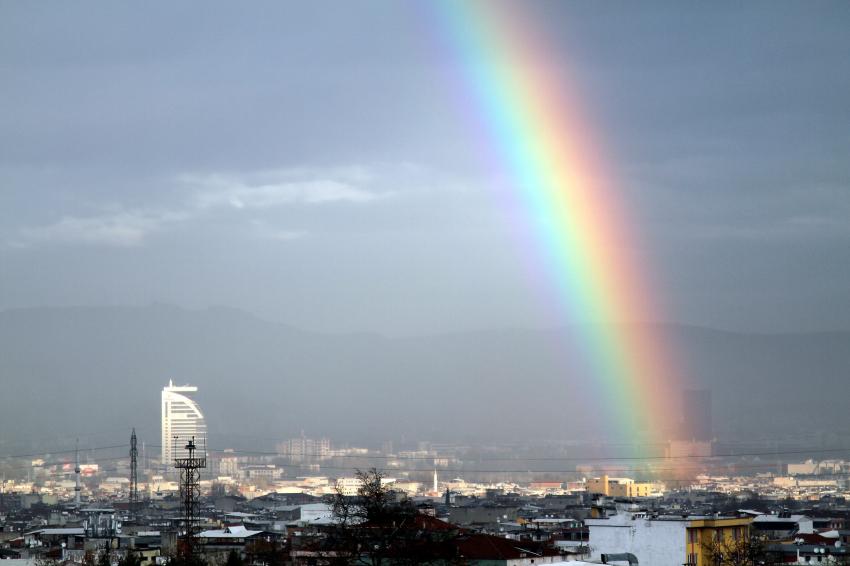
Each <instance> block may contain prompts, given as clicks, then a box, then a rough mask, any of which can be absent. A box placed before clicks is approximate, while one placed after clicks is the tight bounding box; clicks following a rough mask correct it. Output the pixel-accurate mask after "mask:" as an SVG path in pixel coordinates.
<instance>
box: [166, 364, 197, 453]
mask: <svg viewBox="0 0 850 566" xmlns="http://www.w3.org/2000/svg"><path fill="white" fill-rule="evenodd" d="M197 391H198V388H197V387H195V386H193V385H174V383H173V382H172V381H171V380H169V381H168V385H166V386H165V387H164V388H163V389H162V465H163V466H165V467H169V468H170V467H171V466H172V465H173V463H174V459H175V458H185V457H186V455H187V452H186V450H185V448H184V447H185V446H186V444H187V443H188V442H189V440H191V439H192V437H194V438H195V444H196V445H197V446H198V450H199V453H198V455H199V456H200V455H202V452H203V451H204V450H205V449H206V436H207V423H206V420H205V419H204V414H203V413H202V412H201V408H200V407H199V406H198V403H197V402H196V401H195V400H194V399H192V398H191V397H190V396H189V395H190V394H192V393H197Z"/></svg>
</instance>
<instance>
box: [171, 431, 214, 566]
mask: <svg viewBox="0 0 850 566" xmlns="http://www.w3.org/2000/svg"><path fill="white" fill-rule="evenodd" d="M175 440H176V437H175ZM184 449H185V455H186V457H185V458H174V467H175V468H177V469H179V470H180V490H181V491H182V492H183V525H184V528H185V531H184V534H183V548H182V552H183V555H184V556H185V557H186V559H187V560H191V559H192V557H193V556H194V553H195V546H197V540H196V539H195V529H196V526H197V523H198V521H199V519H200V516H199V515H200V505H199V504H200V499H201V472H200V471H199V470H201V469H202V468H206V467H207V455H206V446H204V450H203V453H202V455H201V456H196V455H195V450H196V449H197V446H195V437H194V436H193V437H192V438H191V439H190V440H189V443H188V444H186V446H185V447H184ZM175 453H176V451H175Z"/></svg>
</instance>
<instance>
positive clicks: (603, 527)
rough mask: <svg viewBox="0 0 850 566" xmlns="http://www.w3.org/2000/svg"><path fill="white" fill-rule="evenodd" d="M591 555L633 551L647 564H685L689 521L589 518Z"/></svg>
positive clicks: (618, 516) (664, 565) (654, 565)
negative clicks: (686, 532) (686, 530)
mask: <svg viewBox="0 0 850 566" xmlns="http://www.w3.org/2000/svg"><path fill="white" fill-rule="evenodd" d="M585 524H586V525H587V526H588V527H589V528H590V539H589V541H588V545H589V547H590V556H591V559H592V560H599V559H600V555H602V554H617V553H621V552H631V553H632V554H634V555H635V556H636V557H637V559H638V562H639V563H640V564H642V565H646V566H682V564H683V563H684V562H685V559H686V548H685V544H686V535H685V529H686V526H687V522H686V521H650V520H647V519H645V518H643V517H639V518H634V519H633V518H632V515H616V516H614V517H611V518H609V519H587V520H586V521H585Z"/></svg>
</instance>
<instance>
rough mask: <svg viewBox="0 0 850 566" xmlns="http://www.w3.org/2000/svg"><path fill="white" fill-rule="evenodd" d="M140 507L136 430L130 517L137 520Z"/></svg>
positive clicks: (131, 463)
mask: <svg viewBox="0 0 850 566" xmlns="http://www.w3.org/2000/svg"><path fill="white" fill-rule="evenodd" d="M138 507H139V449H138V447H137V446H136V428H135V427H133V434H131V435H130V516H131V517H133V518H134V519H135V518H136V511H137V510H138Z"/></svg>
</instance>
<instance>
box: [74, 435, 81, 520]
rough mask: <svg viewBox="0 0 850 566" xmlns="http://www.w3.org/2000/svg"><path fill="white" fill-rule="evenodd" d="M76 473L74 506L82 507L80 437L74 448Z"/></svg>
mask: <svg viewBox="0 0 850 566" xmlns="http://www.w3.org/2000/svg"><path fill="white" fill-rule="evenodd" d="M74 462H75V466H74V474H75V475H76V476H77V483H76V484H75V485H74V507H76V508H77V510H79V509H80V439H79V438H78V439H77V447H76V449H75V450H74Z"/></svg>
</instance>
